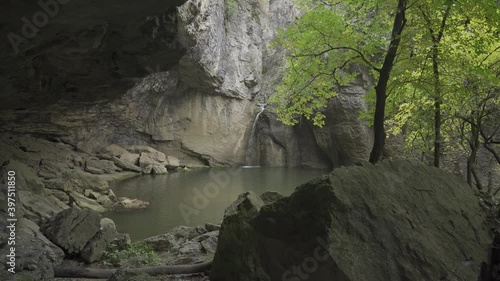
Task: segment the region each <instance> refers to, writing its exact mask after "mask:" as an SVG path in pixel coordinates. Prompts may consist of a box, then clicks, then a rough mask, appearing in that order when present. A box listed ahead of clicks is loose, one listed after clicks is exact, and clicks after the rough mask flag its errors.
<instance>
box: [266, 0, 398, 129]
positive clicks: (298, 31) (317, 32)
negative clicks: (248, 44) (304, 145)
mask: <svg viewBox="0 0 500 281" xmlns="http://www.w3.org/2000/svg"><path fill="white" fill-rule="evenodd" d="M332 2H333V1H332ZM336 2H337V1H336ZM301 7H302V8H303V9H305V10H307V12H306V13H305V14H304V15H303V16H302V17H301V18H300V19H298V20H297V22H296V23H294V24H291V25H290V26H288V27H287V28H286V29H284V30H282V31H281V32H279V33H278V36H277V39H276V40H275V42H274V46H275V47H281V48H285V49H286V50H287V51H288V52H289V56H288V57H287V60H286V65H285V70H286V71H285V72H284V77H283V80H282V83H281V84H280V86H279V87H278V88H277V89H276V95H274V96H273V97H272V98H271V99H270V102H271V103H273V104H274V105H275V106H276V111H277V114H278V118H279V119H280V120H281V121H282V122H283V123H285V124H288V125H294V124H296V123H297V122H298V118H299V117H300V116H304V117H305V118H306V119H308V120H309V119H312V120H313V122H314V124H315V125H317V126H322V125H323V124H324V118H325V115H324V114H323V113H322V110H324V109H325V108H326V106H327V102H328V100H330V99H331V98H333V97H335V96H336V95H337V94H338V91H339V89H340V88H341V87H342V86H343V85H345V84H347V83H349V82H351V81H353V79H354V78H355V77H356V76H357V75H358V73H357V72H356V71H355V70H354V68H353V66H354V65H359V64H364V65H367V66H368V67H370V68H372V69H379V68H380V66H381V63H382V61H381V59H382V57H383V56H381V53H383V52H384V49H385V48H386V47H387V45H388V42H389V39H390V38H389V37H388V36H386V34H388V33H390V28H391V26H392V25H391V24H392V22H391V20H390V19H391V12H394V10H395V7H396V6H395V1H377V0H371V1H355V0H351V1H339V3H335V4H333V3H330V2H328V1H322V2H316V1H304V2H302V3H301ZM367 15H368V16H369V17H368V18H367Z"/></svg>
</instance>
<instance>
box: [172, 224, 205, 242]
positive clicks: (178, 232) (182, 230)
mask: <svg viewBox="0 0 500 281" xmlns="http://www.w3.org/2000/svg"><path fill="white" fill-rule="evenodd" d="M170 233H172V234H173V235H174V237H175V239H176V240H177V241H179V242H181V243H182V242H183V241H188V240H192V239H193V238H195V237H197V236H199V235H202V234H205V233H207V230H206V228H205V227H203V226H195V227H189V226H183V225H181V226H177V227H175V228H174V229H172V231H171V232H170Z"/></svg>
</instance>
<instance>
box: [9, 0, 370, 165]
mask: <svg viewBox="0 0 500 281" xmlns="http://www.w3.org/2000/svg"><path fill="white" fill-rule="evenodd" d="M48 2H50V3H52V4H53V5H52V6H50V7H49V8H47V7H45V6H44V7H42V6H40V5H39V4H26V3H24V2H16V3H9V4H6V3H2V4H0V5H2V6H4V5H5V7H2V11H3V10H6V11H7V10H8V11H10V15H9V16H6V17H5V21H6V22H5V23H4V24H2V25H0V31H1V32H2V34H4V35H6V36H7V38H10V39H12V38H18V40H17V41H16V40H14V41H13V40H9V43H10V44H5V45H2V46H0V49H1V50H2V53H4V54H5V55H2V59H3V61H5V64H3V65H2V66H0V74H1V75H0V76H1V77H0V86H1V87H2V89H4V90H3V91H2V93H1V97H2V99H3V100H4V101H5V102H4V103H3V104H2V106H1V111H2V117H1V118H0V124H1V128H2V129H3V130H5V131H12V132H20V133H28V134H32V135H36V136H42V137H44V138H47V137H50V138H57V139H61V140H62V141H64V142H66V143H70V144H72V145H74V146H76V147H77V148H78V149H79V150H82V151H85V152H89V153H94V152H96V151H99V150H100V149H101V148H102V147H105V146H107V145H109V144H112V143H116V144H122V145H132V144H141V145H144V144H145V145H150V146H153V147H155V148H156V149H158V150H160V151H163V152H168V154H169V155H173V156H176V157H178V158H179V159H180V160H181V162H182V164H184V165H188V166H200V165H222V164H245V163H246V162H247V157H246V155H247V154H249V153H255V154H256V156H257V158H256V163H255V164H261V165H271V166H299V165H304V166H313V167H325V166H332V165H334V166H336V165H340V164H349V163H352V162H354V161H358V160H361V159H364V158H366V157H367V155H368V151H367V149H366V144H367V143H369V142H368V141H367V140H369V139H370V133H369V131H368V129H367V128H366V126H365V125H364V124H362V123H360V122H359V121H358V119H357V112H358V111H359V110H360V109H362V108H363V107H364V101H363V98H362V97H363V95H364V93H365V92H366V88H367V86H368V85H369V81H368V80H367V79H366V77H360V81H358V82H359V83H360V84H359V85H358V84H357V85H355V86H354V88H356V91H355V94H354V95H352V94H349V93H352V91H351V92H349V90H346V91H345V93H346V95H344V96H343V97H339V98H338V99H337V101H332V105H331V109H333V112H334V113H332V114H331V115H330V116H329V117H328V120H327V121H328V126H327V127H326V128H324V129H317V128H313V127H312V126H311V125H310V124H308V123H307V122H305V123H304V124H302V125H301V126H298V127H296V128H289V127H285V126H283V125H281V124H280V123H279V122H277V121H276V118H275V116H274V115H273V114H272V113H271V108H270V107H269V106H267V107H266V103H267V98H268V97H269V96H270V95H272V94H273V91H274V87H275V86H276V84H277V83H278V82H279V79H280V67H281V65H282V62H281V61H282V58H283V52H282V51H280V50H275V49H270V48H269V43H270V42H271V40H272V38H273V36H274V34H275V32H276V30H277V29H279V28H282V27H285V26H286V25H287V24H289V23H291V22H292V21H293V20H294V19H295V17H296V16H297V15H298V10H297V9H296V8H295V7H294V6H293V4H292V0H189V1H173V2H172V1H169V2H168V3H167V2H160V1H153V0H146V1H142V2H140V3H138V2H136V1H115V0H113V1H111V2H113V3H115V2H116V3H115V4H116V5H113V3H108V2H106V3H100V2H99V3H93V4H92V5H90V4H88V3H84V2H69V3H68V2H66V4H60V3H59V2H56V1H55V0H54V1H48ZM63 2H64V1H63ZM54 3H55V4H54ZM3 8H5V9H3ZM56 8H57V9H56ZM40 11H41V12H45V13H47V16H48V20H47V22H46V23H45V24H44V25H43V26H37V25H36V24H37V22H36V21H34V20H35V15H36V14H37V13H38V12H40ZM50 11H52V12H53V13H49V12H50ZM19 19H21V20H19ZM25 19H26V20H27V21H30V20H31V19H33V21H30V22H29V23H26V20H25ZM38 23H39V22H38ZM32 29H33V30H32ZM34 29H36V32H35V30H34ZM29 31H32V32H31V33H33V34H30V33H29ZM13 34H14V35H15V36H18V37H15V36H14V35H13ZM31 35H33V36H31ZM13 36H14V37H13ZM19 38H22V40H21V39H19ZM261 107H265V109H266V110H265V111H264V114H263V115H262V118H260V119H258V120H256V118H255V117H256V115H257V114H258V112H259V110H260V108H261ZM254 123H255V124H254ZM250 139H253V140H255V145H254V146H250V145H249V143H250V141H249V140H250ZM341 143H347V144H348V145H344V144H341ZM252 150H255V151H252Z"/></svg>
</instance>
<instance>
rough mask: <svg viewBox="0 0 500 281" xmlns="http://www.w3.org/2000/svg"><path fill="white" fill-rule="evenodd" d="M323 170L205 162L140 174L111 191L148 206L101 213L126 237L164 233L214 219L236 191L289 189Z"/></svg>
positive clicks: (217, 219)
mask: <svg viewBox="0 0 500 281" xmlns="http://www.w3.org/2000/svg"><path fill="white" fill-rule="evenodd" d="M325 173H327V171H325V170H315V169H301V168H265V167H256V168H237V169H236V168H211V169H195V170H192V171H190V172H173V173H170V174H167V175H157V176H140V177H135V178H131V179H127V180H124V181H120V182H117V183H115V184H114V185H113V187H112V188H113V191H114V192H115V194H116V196H118V197H121V196H125V197H129V198H138V199H141V200H145V201H148V202H149V203H150V206H149V208H147V209H144V210H128V211H120V212H111V213H106V214H105V217H109V218H111V219H113V220H114V221H115V223H116V225H117V228H118V231H119V232H124V233H129V234H130V236H131V238H132V240H139V239H143V238H146V237H150V236H154V235H159V234H162V233H166V232H168V231H170V230H171V229H173V228H174V227H176V226H180V225H187V226H196V225H203V224H205V223H207V222H208V223H215V224H220V223H221V221H222V218H223V215H224V210H225V208H226V207H227V206H229V205H230V204H231V203H232V202H233V201H234V200H235V199H236V198H237V197H238V195H239V194H241V193H243V192H246V191H254V192H256V193H257V194H261V193H263V192H265V191H277V192H279V193H280V194H283V195H289V194H291V193H292V192H293V191H294V189H295V187H297V186H299V185H301V184H303V183H306V182H308V181H309V180H311V179H313V178H315V177H318V176H321V175H322V174H325Z"/></svg>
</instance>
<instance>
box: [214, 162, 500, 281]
mask: <svg viewBox="0 0 500 281" xmlns="http://www.w3.org/2000/svg"><path fill="white" fill-rule="evenodd" d="M490 245H491V236H490V234H489V229H488V227H487V224H486V220H485V214H484V212H483V211H482V209H481V207H480V205H479V203H478V199H477V197H476V196H475V195H474V193H473V191H472V189H471V188H470V187H469V186H468V185H467V184H465V183H464V182H462V181H461V180H460V179H458V178H457V177H455V176H453V175H451V174H448V173H445V172H442V171H440V170H438V169H435V168H432V167H428V166H425V165H422V164H419V163H416V162H409V161H402V160H398V161H384V162H382V163H380V164H377V165H375V166H372V165H371V164H366V165H363V166H354V167H348V168H339V169H336V170H334V172H333V173H331V174H330V175H328V176H325V177H322V178H319V179H316V180H313V181H311V182H309V183H307V184H305V185H302V186H300V187H298V188H297V189H296V191H295V193H293V194H292V195H291V196H289V197H285V198H283V199H278V200H277V201H275V202H274V203H271V204H268V205H266V204H264V202H263V201H262V200H261V199H260V198H259V197H257V196H256V195H254V194H251V193H246V194H243V195H241V196H240V197H239V198H238V200H237V201H236V202H235V203H233V205H231V206H230V207H229V208H228V209H227V210H226V213H225V218H224V221H223V223H222V227H221V230H220V235H219V243H218V247H217V252H216V255H215V258H214V264H213V267H212V271H211V277H210V280H212V281H222V280H249V281H250V280H252V281H255V280H296V279H297V280H300V279H305V278H309V279H310V280H317V281H321V280H332V279H334V280H345V281H347V280H352V281H354V280H366V281H377V280H380V281H382V280H464V281H470V280H477V278H478V276H479V274H480V271H481V267H482V265H483V262H486V261H487V258H488V250H489V246H490Z"/></svg>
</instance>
